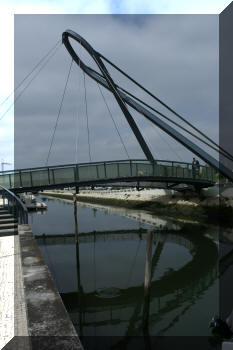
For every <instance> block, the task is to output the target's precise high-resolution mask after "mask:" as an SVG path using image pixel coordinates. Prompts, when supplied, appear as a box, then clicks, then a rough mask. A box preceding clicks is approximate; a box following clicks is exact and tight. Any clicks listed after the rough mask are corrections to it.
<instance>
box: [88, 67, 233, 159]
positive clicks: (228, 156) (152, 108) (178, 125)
mask: <svg viewBox="0 0 233 350" xmlns="http://www.w3.org/2000/svg"><path fill="white" fill-rule="evenodd" d="M90 70H92V71H93V72H95V74H98V75H99V76H100V77H101V78H103V79H104V77H103V76H102V75H101V74H99V73H98V72H96V71H94V70H93V69H91V68H90ZM115 85H116V87H117V88H118V89H119V90H121V91H123V92H124V93H125V94H127V95H128V96H130V97H132V98H133V99H134V100H135V101H138V102H140V103H141V104H143V105H144V106H146V107H147V108H150V109H151V110H152V111H154V112H155V113H157V114H158V115H160V116H161V117H163V118H164V119H166V120H167V121H169V122H170V123H172V124H174V125H175V126H177V127H178V128H180V129H181V130H183V131H185V132H186V133H187V134H189V135H190V136H193V137H194V138H195V139H197V140H198V141H200V142H202V143H203V144H205V145H206V146H208V147H210V148H211V149H212V150H214V151H215V152H218V153H219V154H221V155H222V156H224V157H226V158H227V159H229V160H231V161H233V156H232V155H230V154H227V153H226V151H223V150H222V149H221V148H220V147H219V146H218V145H217V144H216V145H217V147H219V148H216V147H214V146H212V145H211V144H209V143H208V142H206V141H205V140H203V139H202V138H200V137H199V136H197V135H196V134H194V133H193V132H191V131H190V130H188V129H186V128H185V127H184V126H182V125H180V124H178V123H177V122H175V121H174V120H172V119H171V118H169V117H168V116H166V115H165V114H164V113H162V112H160V111H159V110H157V109H156V108H154V107H152V106H150V105H149V104H148V103H146V102H145V101H143V100H142V99H140V98H138V97H136V96H135V95H133V94H132V93H130V92H129V91H127V90H125V89H124V88H122V87H121V86H119V85H117V84H115Z"/></svg>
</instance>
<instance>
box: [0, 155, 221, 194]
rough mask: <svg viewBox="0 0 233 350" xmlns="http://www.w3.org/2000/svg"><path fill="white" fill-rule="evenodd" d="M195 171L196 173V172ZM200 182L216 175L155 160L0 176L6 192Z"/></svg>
mask: <svg viewBox="0 0 233 350" xmlns="http://www.w3.org/2000/svg"><path fill="white" fill-rule="evenodd" d="M197 170H198V171H197ZM135 177H137V178H138V177H139V178H140V177H143V178H145V177H148V178H157V179H159V178H161V181H164V179H171V180H172V179H173V178H178V179H181V178H182V179H184V180H185V179H189V180H190V179H200V180H205V181H210V182H215V181H216V171H215V170H214V169H213V168H210V167H207V166H200V167H199V169H193V167H192V164H191V163H182V162H173V161H163V160H156V161H154V162H151V161H147V160H120V161H109V162H108V161H107V162H95V163H82V164H68V165H62V166H48V167H40V168H32V169H21V170H15V171H10V172H9V171H5V172H2V173H0V184H1V185H3V186H4V187H7V188H21V187H25V188H27V187H28V188H30V187H38V186H48V185H57V184H69V183H78V182H81V183H85V182H88V181H98V180H104V179H117V178H135Z"/></svg>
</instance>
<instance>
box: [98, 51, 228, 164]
mask: <svg viewBox="0 0 233 350" xmlns="http://www.w3.org/2000/svg"><path fill="white" fill-rule="evenodd" d="M98 55H99V56H100V57H101V58H103V59H104V60H105V61H106V62H108V63H109V64H110V65H111V66H112V67H114V68H115V69H116V70H118V71H119V72H120V73H121V74H123V75H124V76H125V77H127V78H128V79H129V80H130V81H132V82H133V83H134V84H136V85H137V86H138V87H140V88H141V89H142V90H143V91H145V92H146V93H147V94H148V95H150V96H151V97H152V98H154V99H155V100H156V101H157V102H159V103H160V104H161V105H162V106H164V107H165V108H167V109H168V110H169V111H170V112H172V113H173V114H175V115H176V116H177V117H178V118H179V119H180V120H182V121H183V122H184V123H186V124H187V125H189V126H190V127H191V128H192V129H194V130H195V131H196V132H198V133H199V134H200V135H202V136H203V137H204V138H206V139H207V140H208V141H210V142H211V143H212V144H214V145H215V146H217V147H218V149H219V150H221V151H222V152H224V153H225V154H227V155H228V156H229V157H231V159H232V155H231V154H230V153H229V152H227V151H226V150H224V149H223V148H222V147H220V146H219V145H218V144H217V143H216V142H214V141H213V140H212V139H211V138H210V137H208V136H206V135H205V134H204V133H203V132H201V131H200V130H199V129H198V128H196V127H195V126H193V125H192V124H191V123H190V122H189V121H187V120H186V119H185V118H184V117H182V116H181V115H180V114H179V113H177V112H176V111H175V110H174V109H172V108H170V107H169V106H168V105H167V104H166V103H164V102H163V101H162V100H160V99H159V98H158V97H156V96H155V95H153V94H152V93H151V92H150V91H149V90H147V89H146V88H144V87H143V86H142V85H141V84H139V83H138V82H137V81H136V80H134V79H133V78H131V77H130V76H129V75H128V74H127V73H125V72H124V71H123V70H121V69H120V68H118V67H117V66H116V65H115V64H114V63H113V62H111V61H110V60H108V59H107V58H106V57H104V56H103V55H102V54H101V53H98Z"/></svg>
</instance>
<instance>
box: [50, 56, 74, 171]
mask: <svg viewBox="0 0 233 350" xmlns="http://www.w3.org/2000/svg"><path fill="white" fill-rule="evenodd" d="M72 64H73V59H71V62H70V67H69V71H68V75H67V78H66V82H65V87H64V90H63V94H62V98H61V102H60V106H59V110H58V115H57V119H56V123H55V126H54V129H53V134H52V138H51V142H50V147H49V152H48V155H47V159H46V162H45V166H47V165H48V160H49V156H50V153H51V149H52V145H53V141H54V136H55V133H56V129H57V125H58V120H59V117H60V114H61V110H62V105H63V101H64V97H65V93H66V89H67V85H68V81H69V77H70V72H71V67H72Z"/></svg>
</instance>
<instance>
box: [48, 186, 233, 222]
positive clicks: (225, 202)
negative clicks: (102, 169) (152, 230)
mask: <svg viewBox="0 0 233 350" xmlns="http://www.w3.org/2000/svg"><path fill="white" fill-rule="evenodd" d="M43 193H44V194H46V195H49V196H53V197H57V198H63V199H69V200H72V199H73V193H72V191H58V190H54V191H44V192H43ZM77 199H78V201H81V202H87V203H95V204H105V205H113V206H121V207H127V208H131V209H144V210H148V211H150V212H152V213H154V214H157V215H167V216H172V217H176V218H177V217H184V218H192V219H198V220H203V221H205V220H206V219H210V220H211V221H212V222H213V221H214V222H218V221H219V220H220V221H221V220H224V221H228V222H229V221H230V220H232V214H233V190H232V188H224V189H223V188H220V189H219V188H218V187H214V188H210V189H208V190H203V191H202V192H201V194H199V195H198V194H195V193H193V192H186V193H179V192H175V191H173V190H161V189H158V190H155V189H153V190H152V189H151V190H146V189H145V190H142V191H133V190H125V191H122V190H121V191H120V190H110V191H108V190H90V191H88V190H84V191H81V192H80V193H79V194H78V195H77Z"/></svg>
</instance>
